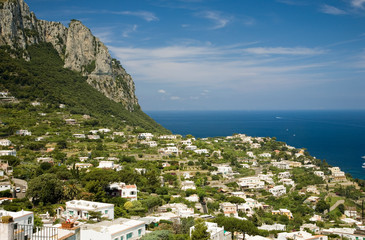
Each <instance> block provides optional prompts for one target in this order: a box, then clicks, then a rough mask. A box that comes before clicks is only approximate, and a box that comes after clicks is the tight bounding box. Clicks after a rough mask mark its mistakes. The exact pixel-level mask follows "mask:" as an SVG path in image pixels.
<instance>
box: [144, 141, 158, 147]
mask: <svg viewBox="0 0 365 240" xmlns="http://www.w3.org/2000/svg"><path fill="white" fill-rule="evenodd" d="M141 144H145V145H148V146H149V147H151V148H152V147H157V142H156V141H144V142H141Z"/></svg>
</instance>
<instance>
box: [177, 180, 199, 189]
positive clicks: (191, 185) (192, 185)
mask: <svg viewBox="0 0 365 240" xmlns="http://www.w3.org/2000/svg"><path fill="white" fill-rule="evenodd" d="M188 189H192V190H196V186H195V183H194V182H193V181H183V182H182V183H181V190H183V191H186V190H188Z"/></svg>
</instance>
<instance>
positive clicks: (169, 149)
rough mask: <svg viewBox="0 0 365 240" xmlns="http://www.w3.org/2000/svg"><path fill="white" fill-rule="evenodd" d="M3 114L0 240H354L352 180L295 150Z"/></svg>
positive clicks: (84, 119) (59, 116)
mask: <svg viewBox="0 0 365 240" xmlns="http://www.w3.org/2000/svg"><path fill="white" fill-rule="evenodd" d="M3 106H5V107H2V108H1V119H0V120H1V123H0V124H1V139H0V149H1V150H0V180H1V182H0V204H1V205H0V208H1V210H0V216H1V223H0V239H81V240H98V239H111V240H124V239H189V238H191V239H215V240H228V239H250V240H251V239H252V240H266V239H272V240H274V239H277V240H285V239H288V240H289V239H297V240H309V239H311V240H312V239H315V240H327V239H352V240H359V239H365V228H364V220H365V219H364V209H363V200H364V190H365V185H364V181H363V180H359V179H353V178H352V177H351V176H350V175H348V174H346V173H345V172H343V171H342V170H341V169H340V168H339V167H336V166H330V165H329V164H328V163H327V162H326V161H325V160H320V159H316V158H315V157H313V156H311V155H310V154H309V153H308V151H307V150H306V149H304V148H295V147H293V146H289V145H287V144H286V143H284V142H280V141H277V140H276V139H275V138H274V137H251V136H247V135H245V134H242V133H237V134H233V135H232V136H222V137H214V138H195V137H194V136H192V135H187V136H181V135H176V134H162V133H158V132H147V131H145V130H144V129H142V128H140V127H137V126H129V125H126V124H125V125H119V126H108V127H107V126H103V125H102V124H101V123H100V122H99V121H97V120H96V119H94V118H93V117H91V116H89V115H86V114H75V113H71V112H69V111H68V110H67V106H65V105H63V104H61V105H59V106H58V107H57V111H53V110H50V109H49V107H48V106H47V104H43V103H41V102H30V103H24V102H23V103H18V106H17V107H14V106H15V105H14V104H13V103H12V105H11V106H12V107H6V105H3ZM23 116H28V117H27V118H26V119H24V117H23ZM110 117H111V118H112V116H110ZM199 234H200V235H201V236H205V237H206V238H204V237H200V238H199V237H197V236H199Z"/></svg>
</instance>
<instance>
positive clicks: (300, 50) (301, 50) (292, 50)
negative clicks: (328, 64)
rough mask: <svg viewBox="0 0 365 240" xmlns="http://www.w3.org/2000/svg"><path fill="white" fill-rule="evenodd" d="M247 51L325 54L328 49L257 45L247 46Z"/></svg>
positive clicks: (271, 53)
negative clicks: (253, 46) (254, 46)
mask: <svg viewBox="0 0 365 240" xmlns="http://www.w3.org/2000/svg"><path fill="white" fill-rule="evenodd" d="M244 51H245V52H248V53H253V54H260V55H261V54H265V55H273V54H278V55H318V54H323V53H325V52H326V51H325V50H323V49H316V48H302V47H296V48H287V47H256V48H246V49H244Z"/></svg>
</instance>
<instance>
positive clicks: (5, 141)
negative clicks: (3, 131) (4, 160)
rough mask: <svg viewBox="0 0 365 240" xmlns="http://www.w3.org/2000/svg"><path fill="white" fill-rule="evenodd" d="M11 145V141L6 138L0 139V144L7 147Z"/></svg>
mask: <svg viewBox="0 0 365 240" xmlns="http://www.w3.org/2000/svg"><path fill="white" fill-rule="evenodd" d="M10 145H11V141H10V140H8V139H0V146H3V147H8V146H10Z"/></svg>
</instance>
